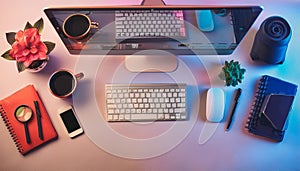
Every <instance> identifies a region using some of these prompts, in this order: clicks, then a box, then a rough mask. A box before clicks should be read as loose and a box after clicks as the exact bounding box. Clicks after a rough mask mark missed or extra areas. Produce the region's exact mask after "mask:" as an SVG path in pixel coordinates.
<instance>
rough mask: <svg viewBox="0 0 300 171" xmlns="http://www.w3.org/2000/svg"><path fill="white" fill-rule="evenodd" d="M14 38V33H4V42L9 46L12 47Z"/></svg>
mask: <svg viewBox="0 0 300 171" xmlns="http://www.w3.org/2000/svg"><path fill="white" fill-rule="evenodd" d="M15 36H16V33H15V32H9V33H6V40H7V42H8V43H9V44H10V45H12V44H13V43H14V42H15V41H16V39H15Z"/></svg>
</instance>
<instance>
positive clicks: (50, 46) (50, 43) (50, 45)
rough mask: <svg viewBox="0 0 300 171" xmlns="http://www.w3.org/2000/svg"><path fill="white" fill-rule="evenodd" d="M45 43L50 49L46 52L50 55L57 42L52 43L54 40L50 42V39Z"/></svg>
mask: <svg viewBox="0 0 300 171" xmlns="http://www.w3.org/2000/svg"><path fill="white" fill-rule="evenodd" d="M44 43H45V45H46V46H47V48H48V51H47V53H46V54H47V55H48V54H49V53H50V52H51V51H52V50H53V49H54V48H55V43H52V42H49V41H45V42H44Z"/></svg>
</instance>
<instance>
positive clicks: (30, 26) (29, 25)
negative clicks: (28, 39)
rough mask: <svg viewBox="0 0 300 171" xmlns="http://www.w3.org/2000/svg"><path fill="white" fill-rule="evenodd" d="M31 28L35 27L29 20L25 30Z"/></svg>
mask: <svg viewBox="0 0 300 171" xmlns="http://www.w3.org/2000/svg"><path fill="white" fill-rule="evenodd" d="M29 28H33V26H32V25H31V24H30V23H29V22H27V23H26V25H25V28H24V30H26V29H29Z"/></svg>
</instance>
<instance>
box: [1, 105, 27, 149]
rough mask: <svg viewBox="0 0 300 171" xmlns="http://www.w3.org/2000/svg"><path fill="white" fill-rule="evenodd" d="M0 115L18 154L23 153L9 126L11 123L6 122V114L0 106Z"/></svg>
mask: <svg viewBox="0 0 300 171" xmlns="http://www.w3.org/2000/svg"><path fill="white" fill-rule="evenodd" d="M0 114H1V116H2V120H3V121H4V124H5V126H6V128H7V129H8V131H9V134H10V136H11V137H12V139H13V141H14V143H15V145H16V147H17V149H18V151H19V152H21V151H23V148H22V145H21V143H20V141H19V139H18V137H17V136H16V134H15V131H14V129H13V127H12V126H11V123H10V122H9V120H8V117H7V114H6V112H5V110H4V109H3V107H2V105H1V104H0Z"/></svg>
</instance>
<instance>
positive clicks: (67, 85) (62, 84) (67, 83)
mask: <svg viewBox="0 0 300 171" xmlns="http://www.w3.org/2000/svg"><path fill="white" fill-rule="evenodd" d="M83 76H84V75H83V73H78V74H76V75H74V74H72V73H71V72H70V71H68V70H59V71H56V72H55V73H53V74H52V75H51V77H50V79H49V88H50V91H51V93H52V94H53V95H54V96H56V97H60V98H65V97H69V96H70V95H71V94H72V93H73V92H74V91H75V89H76V87H77V81H78V80H80V79H81V78H83Z"/></svg>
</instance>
